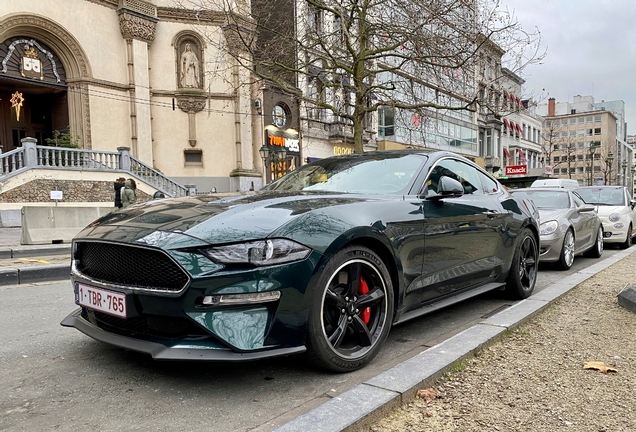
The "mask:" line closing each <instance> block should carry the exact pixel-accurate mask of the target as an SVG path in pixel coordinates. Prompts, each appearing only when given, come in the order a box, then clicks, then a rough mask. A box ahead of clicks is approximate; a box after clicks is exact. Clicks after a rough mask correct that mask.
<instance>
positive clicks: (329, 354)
mask: <svg viewBox="0 0 636 432" xmlns="http://www.w3.org/2000/svg"><path fill="white" fill-rule="evenodd" d="M392 318H393V287H392V284H391V278H390V277H389V273H388V270H387V268H386V266H385V265H384V263H383V262H382V260H381V259H380V258H379V257H378V256H377V255H376V254H375V253H374V252H373V251H371V250H370V249H367V248H365V247H362V246H352V247H347V248H345V249H343V250H341V251H339V252H338V253H337V254H336V255H334V256H333V257H332V258H331V260H330V261H329V262H328V263H327V265H326V267H325V269H324V271H323V272H322V275H321V277H320V278H319V281H318V286H317V289H316V295H315V296H314V297H313V301H312V305H311V312H310V317H309V329H308V341H307V345H308V350H309V353H310V358H311V359H312V360H313V361H315V362H317V363H318V364H320V365H321V366H323V367H325V368H327V369H330V370H333V371H337V372H345V371H352V370H355V369H358V368H360V367H362V366H364V365H366V364H367V363H369V362H370V361H371V360H372V359H373V357H375V355H376V354H377V353H378V351H379V349H380V347H381V345H382V343H383V342H384V340H385V339H386V336H387V335H388V333H389V329H390V326H391V324H392Z"/></svg>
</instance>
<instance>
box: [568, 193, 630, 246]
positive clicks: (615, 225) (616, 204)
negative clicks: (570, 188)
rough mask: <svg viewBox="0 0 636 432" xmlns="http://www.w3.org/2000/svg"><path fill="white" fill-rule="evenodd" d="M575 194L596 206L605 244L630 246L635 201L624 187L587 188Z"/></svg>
mask: <svg viewBox="0 0 636 432" xmlns="http://www.w3.org/2000/svg"><path fill="white" fill-rule="evenodd" d="M576 192H577V193H578V194H579V195H580V196H581V198H583V200H585V202H586V203H588V204H593V205H595V206H596V210H597V212H598V215H599V217H600V218H601V221H602V222H603V230H604V233H605V234H604V235H605V243H618V244H619V245H620V247H622V248H624V249H626V248H628V247H630V246H631V245H632V238H633V236H634V227H635V226H636V209H635V208H634V207H636V201H634V200H633V199H632V196H631V194H630V193H629V189H628V188H626V187H624V186H589V187H583V188H580V189H577V190H576Z"/></svg>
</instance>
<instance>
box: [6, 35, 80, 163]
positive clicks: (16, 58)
mask: <svg viewBox="0 0 636 432" xmlns="http://www.w3.org/2000/svg"><path fill="white" fill-rule="evenodd" d="M0 59H1V61H2V67H1V68H0V122H1V123H0V146H2V151H9V150H13V149H15V148H18V147H19V146H21V145H22V143H21V139H22V138H24V137H27V136H29V137H34V138H36V139H37V141H38V144H40V145H46V144H47V143H48V142H47V140H50V139H52V138H53V136H54V132H56V133H55V135H58V136H59V134H60V133H64V132H66V133H70V128H69V116H68V98H67V91H68V90H67V86H66V72H65V70H64V66H63V65H62V62H61V61H60V59H59V57H58V56H57V54H55V53H54V52H53V51H52V50H51V49H50V48H49V47H48V46H47V45H46V44H44V43H43V42H41V41H38V40H36V39H33V38H24V37H19V36H18V37H12V38H9V39H6V40H5V41H3V42H2V43H0Z"/></svg>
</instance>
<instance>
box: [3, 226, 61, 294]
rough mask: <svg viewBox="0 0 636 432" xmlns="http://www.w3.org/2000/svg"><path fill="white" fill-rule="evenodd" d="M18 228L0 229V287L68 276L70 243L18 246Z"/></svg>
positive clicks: (19, 234) (20, 232) (19, 233)
mask: <svg viewBox="0 0 636 432" xmlns="http://www.w3.org/2000/svg"><path fill="white" fill-rule="evenodd" d="M21 234H22V229H21V228H0V286H3V285H17V284H23V283H33V282H44V281H53V280H63V279H67V278H68V277H69V273H70V257H71V244H70V243H63V244H51V245H21V244H20V236H21Z"/></svg>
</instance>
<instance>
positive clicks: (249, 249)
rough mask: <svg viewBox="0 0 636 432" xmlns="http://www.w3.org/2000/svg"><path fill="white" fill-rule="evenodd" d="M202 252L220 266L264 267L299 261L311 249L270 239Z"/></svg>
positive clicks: (287, 241)
mask: <svg viewBox="0 0 636 432" xmlns="http://www.w3.org/2000/svg"><path fill="white" fill-rule="evenodd" d="M203 252H204V253H205V254H206V255H207V256H209V257H210V258H211V259H213V260H214V261H216V262H218V263H222V264H253V265H257V266H266V265H272V264H282V263H287V262H292V261H299V260H301V259H304V258H306V257H307V255H309V253H310V252H311V249H309V248H308V247H305V246H303V245H301V244H298V243H296V242H293V241H291V240H285V239H271V240H257V241H251V242H247V243H237V244H232V245H227V246H217V247H213V248H210V249H205V250H204V251H203Z"/></svg>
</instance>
